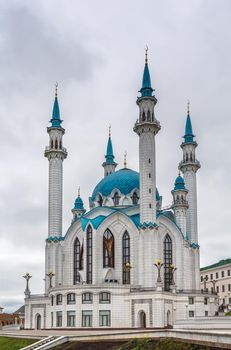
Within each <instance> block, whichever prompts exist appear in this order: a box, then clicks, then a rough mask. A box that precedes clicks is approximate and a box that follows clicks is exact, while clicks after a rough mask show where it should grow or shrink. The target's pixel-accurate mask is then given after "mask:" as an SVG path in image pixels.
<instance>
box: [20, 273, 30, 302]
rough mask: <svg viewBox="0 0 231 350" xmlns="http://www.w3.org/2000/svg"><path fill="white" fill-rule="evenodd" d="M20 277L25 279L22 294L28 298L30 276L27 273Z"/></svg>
mask: <svg viewBox="0 0 231 350" xmlns="http://www.w3.org/2000/svg"><path fill="white" fill-rule="evenodd" d="M22 277H23V278H25V280H26V289H25V291H24V294H25V296H26V298H29V297H30V289H29V280H30V279H31V277H32V276H31V275H30V274H29V272H27V273H26V274H25V275H24V276H22Z"/></svg>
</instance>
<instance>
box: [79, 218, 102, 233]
mask: <svg viewBox="0 0 231 350" xmlns="http://www.w3.org/2000/svg"><path fill="white" fill-rule="evenodd" d="M105 219H106V216H104V215H99V216H97V217H96V218H94V219H88V218H85V217H82V218H81V219H80V220H81V223H82V229H83V231H84V230H85V229H86V227H87V225H88V224H89V223H90V224H91V225H92V226H93V228H94V229H95V230H97V228H98V227H99V225H100V224H101V223H102V222H103V221H104V220H105Z"/></svg>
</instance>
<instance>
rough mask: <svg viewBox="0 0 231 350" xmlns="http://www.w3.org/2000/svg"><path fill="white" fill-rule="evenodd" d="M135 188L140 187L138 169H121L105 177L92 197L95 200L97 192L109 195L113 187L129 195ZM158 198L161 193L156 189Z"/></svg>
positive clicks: (158, 198)
mask: <svg viewBox="0 0 231 350" xmlns="http://www.w3.org/2000/svg"><path fill="white" fill-rule="evenodd" d="M135 188H137V189H139V188H140V176H139V173H138V172H137V171H134V170H131V169H127V168H124V169H120V170H118V171H115V172H114V173H112V174H110V175H108V176H106V177H105V178H103V179H102V180H101V181H100V182H99V183H98V185H97V186H96V187H95V189H94V191H93V193H92V197H91V199H92V200H93V201H94V200H95V197H96V194H97V193H100V194H101V195H102V196H108V195H110V194H111V192H112V190H113V189H117V190H119V191H120V192H121V193H122V194H123V195H127V194H128V193H130V192H131V191H132V190H134V189H135ZM156 200H157V201H159V200H160V195H159V192H158V190H157V189H156Z"/></svg>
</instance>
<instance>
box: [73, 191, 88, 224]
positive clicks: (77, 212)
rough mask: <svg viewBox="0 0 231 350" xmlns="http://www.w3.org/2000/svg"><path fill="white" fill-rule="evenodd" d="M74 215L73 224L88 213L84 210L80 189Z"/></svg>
mask: <svg viewBox="0 0 231 350" xmlns="http://www.w3.org/2000/svg"><path fill="white" fill-rule="evenodd" d="M71 211H72V214H73V220H72V222H74V221H76V220H77V219H79V218H81V216H83V214H84V213H86V209H84V205H83V200H82V198H81V197H80V188H79V189H78V197H77V198H76V200H75V204H74V208H73V209H72V210H71Z"/></svg>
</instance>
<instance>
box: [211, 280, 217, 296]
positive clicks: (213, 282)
mask: <svg viewBox="0 0 231 350" xmlns="http://www.w3.org/2000/svg"><path fill="white" fill-rule="evenodd" d="M211 282H212V284H213V294H215V293H216V283H217V280H212V281H211Z"/></svg>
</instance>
